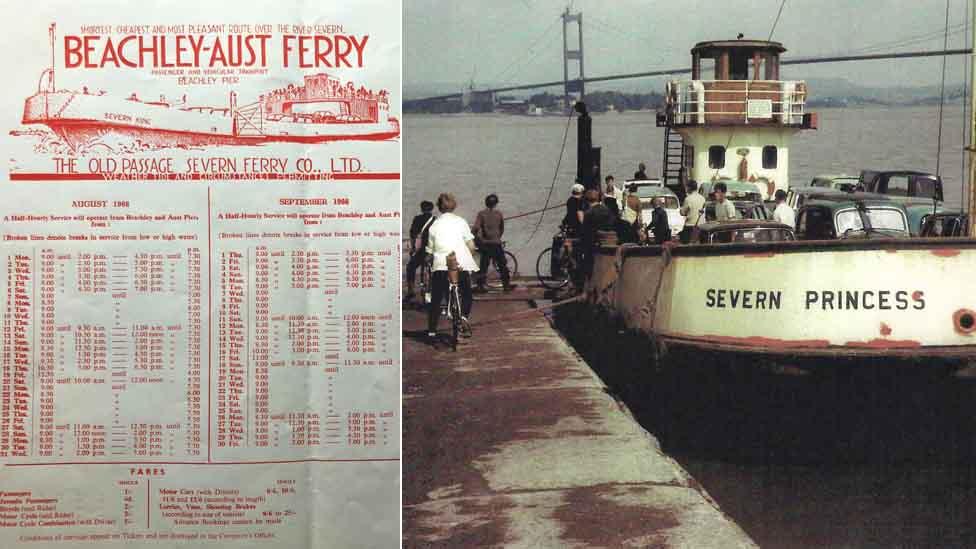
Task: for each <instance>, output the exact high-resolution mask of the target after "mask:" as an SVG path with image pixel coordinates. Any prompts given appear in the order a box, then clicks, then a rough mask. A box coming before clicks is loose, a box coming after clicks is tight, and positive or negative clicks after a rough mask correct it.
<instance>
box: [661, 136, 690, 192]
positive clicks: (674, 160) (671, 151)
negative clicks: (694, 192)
mask: <svg viewBox="0 0 976 549" xmlns="http://www.w3.org/2000/svg"><path fill="white" fill-rule="evenodd" d="M684 165H685V143H684V140H682V139H681V134H680V133H678V132H676V131H672V130H671V126H665V127H664V163H663V164H662V170H661V171H662V172H663V173H662V176H663V178H664V184H665V185H666V186H668V187H680V185H681V168H682V167H683V166H684ZM682 194H683V193H682ZM680 196H681V195H679V197H680Z"/></svg>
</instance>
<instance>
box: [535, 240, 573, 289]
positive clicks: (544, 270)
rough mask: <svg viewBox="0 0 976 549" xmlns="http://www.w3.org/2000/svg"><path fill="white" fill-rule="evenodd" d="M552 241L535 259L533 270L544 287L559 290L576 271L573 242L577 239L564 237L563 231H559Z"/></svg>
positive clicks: (568, 281)
mask: <svg viewBox="0 0 976 549" xmlns="http://www.w3.org/2000/svg"><path fill="white" fill-rule="evenodd" d="M552 241H553V245H552V246H551V247H549V248H546V249H545V250H543V251H542V253H541V254H539V257H538V259H536V261H535V272H536V276H537V277H538V278H539V283H541V284H542V286H543V287H544V288H547V289H549V290H561V289H562V288H564V287H566V285H568V284H569V283H570V282H571V281H572V280H573V275H574V274H575V272H576V269H577V264H576V258H575V257H574V251H573V244H574V242H577V241H578V239H576V238H566V236H565V234H564V233H563V232H559V233H558V234H557V235H556V236H554V237H553V239H552ZM554 250H557V251H556V252H554Z"/></svg>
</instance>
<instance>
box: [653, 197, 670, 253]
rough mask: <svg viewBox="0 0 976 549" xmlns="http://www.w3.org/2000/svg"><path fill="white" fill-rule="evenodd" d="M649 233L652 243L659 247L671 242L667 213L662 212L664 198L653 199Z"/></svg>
mask: <svg viewBox="0 0 976 549" xmlns="http://www.w3.org/2000/svg"><path fill="white" fill-rule="evenodd" d="M650 226H651V233H653V234H654V243H655V244H658V245H661V244H664V243H665V242H668V241H670V240H671V225H670V224H669V223H668V212H666V211H664V197H663V196H659V197H657V198H655V199H654V210H653V211H652V213H651V225H650Z"/></svg>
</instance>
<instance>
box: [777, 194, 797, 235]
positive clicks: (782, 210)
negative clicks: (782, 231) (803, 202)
mask: <svg viewBox="0 0 976 549" xmlns="http://www.w3.org/2000/svg"><path fill="white" fill-rule="evenodd" d="M773 219H774V220H775V221H779V222H780V223H785V224H787V225H789V226H790V227H792V228H794V229H795V228H796V216H795V215H794V213H793V208H791V207H790V205H789V204H787V203H786V191H784V190H783V189H776V209H775V210H773Z"/></svg>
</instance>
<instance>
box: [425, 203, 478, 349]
mask: <svg viewBox="0 0 976 549" xmlns="http://www.w3.org/2000/svg"><path fill="white" fill-rule="evenodd" d="M456 207H457V200H456V199H455V198H454V195H452V194H450V193H442V194H441V195H440V196H438V197H437V209H439V210H440V211H441V213H442V214H443V215H441V216H440V217H438V218H437V221H434V223H433V224H432V225H431V226H430V230H429V237H428V240H427V248H426V249H427V253H429V254H431V255H433V256H434V265H433V268H432V269H431V270H432V273H431V277H430V278H431V301H430V309H429V310H428V311H427V337H429V338H431V339H433V338H435V337H437V321H438V320H439V319H440V315H441V301H442V300H443V299H444V298H445V297H447V292H448V289H449V287H450V286H449V281H448V278H447V256H448V255H450V254H451V253H453V254H454V255H455V256H456V257H457V262H458V265H459V267H460V269H461V273H460V277H459V282H458V284H459V286H460V290H461V317H462V318H461V321H462V322H461V326H462V332H461V335H462V336H465V337H470V335H471V329H470V328H469V327H468V316H470V314H471V305H472V302H473V298H472V295H471V274H470V273H473V272H475V271H477V270H478V265H476V264H475V262H474V257H472V255H471V252H472V251H474V235H473V234H471V227H470V225H468V222H467V221H465V220H464V218H463V217H461V216H459V215H455V214H454V209H455V208H456Z"/></svg>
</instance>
